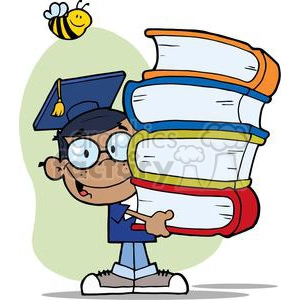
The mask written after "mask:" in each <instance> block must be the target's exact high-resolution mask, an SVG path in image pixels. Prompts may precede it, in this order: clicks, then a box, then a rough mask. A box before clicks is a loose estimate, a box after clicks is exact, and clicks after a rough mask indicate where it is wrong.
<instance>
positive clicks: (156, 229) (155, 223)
mask: <svg viewBox="0 0 300 300" xmlns="http://www.w3.org/2000/svg"><path fill="white" fill-rule="evenodd" d="M126 214H128V215H130V216H132V217H135V218H137V219H139V220H142V221H144V222H145V226H146V231H147V232H148V233H150V234H154V235H156V236H163V237H167V236H169V235H170V232H169V231H168V230H167V228H166V222H167V221H168V220H171V219H173V217H174V213H173V211H172V210H167V211H166V212H162V211H158V212H156V213H155V214H153V215H152V216H151V217H149V216H146V215H143V214H141V213H138V212H136V211H132V210H130V209H127V211H126Z"/></svg>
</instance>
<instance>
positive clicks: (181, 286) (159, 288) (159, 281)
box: [134, 270, 189, 294]
mask: <svg viewBox="0 0 300 300" xmlns="http://www.w3.org/2000/svg"><path fill="white" fill-rule="evenodd" d="M188 291H189V285H188V282H187V280H186V279H185V277H184V276H183V275H182V274H179V273H171V272H169V271H165V270H162V271H158V272H157V273H156V274H153V275H150V276H146V277H143V278H140V279H137V280H136V281H135V283H134V293H141V294H148V293H149V294H187V293H188Z"/></svg>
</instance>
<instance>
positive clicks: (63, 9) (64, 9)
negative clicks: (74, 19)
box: [59, 2, 69, 17]
mask: <svg viewBox="0 0 300 300" xmlns="http://www.w3.org/2000/svg"><path fill="white" fill-rule="evenodd" d="M68 10H69V6H68V4H67V3H66V2H62V3H61V4H60V13H59V16H60V17H62V16H64V15H65V14H66V13H67V12H68Z"/></svg>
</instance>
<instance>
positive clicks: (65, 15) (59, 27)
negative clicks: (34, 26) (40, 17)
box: [44, 0, 92, 40]
mask: <svg viewBox="0 0 300 300" xmlns="http://www.w3.org/2000/svg"><path fill="white" fill-rule="evenodd" d="M80 2H82V0H79V1H78V3H77V5H76V8H75V9H72V10H70V11H69V7H68V4H67V3H65V2H62V3H60V4H59V3H56V2H53V3H52V4H51V5H50V7H49V10H46V11H45V12H44V17H45V18H46V19H48V20H49V24H48V25H49V29H50V30H51V32H53V33H54V34H55V35H56V36H57V37H59V38H60V39H63V40H75V39H77V38H79V37H81V36H82V35H83V34H84V33H85V31H86V29H87V28H88V27H90V26H91V24H92V17H91V16H90V14H89V13H88V12H87V11H85V10H84V7H85V6H87V5H89V3H87V4H85V5H84V6H83V7H82V8H79V7H78V5H79V3H80Z"/></svg>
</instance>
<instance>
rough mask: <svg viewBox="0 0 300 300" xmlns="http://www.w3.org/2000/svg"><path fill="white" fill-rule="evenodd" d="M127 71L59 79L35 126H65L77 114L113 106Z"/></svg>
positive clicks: (54, 127) (57, 127)
mask: <svg viewBox="0 0 300 300" xmlns="http://www.w3.org/2000/svg"><path fill="white" fill-rule="evenodd" d="M125 76H126V74H125V72H123V71H118V72H113V73H106V74H97V75H91V76H85V77H78V78H71V79H65V80H62V79H58V80H57V81H56V82H55V84H54V86H53V87H52V89H51V91H50V93H49V95H48V97H47V99H46V101H45V103H44V105H43V107H42V108H41V110H40V112H39V114H38V116H37V117H36V119H35V121H34V123H33V128H34V130H54V129H62V128H63V127H64V126H65V125H66V124H68V123H69V122H70V121H71V120H72V119H74V118H76V117H77V116H79V115H81V114H83V113H85V112H88V111H91V110H94V109H98V108H111V106H112V104H113V101H114V100H115V97H116V96H117V94H118V92H119V90H120V88H121V85H122V83H123V81H124V79H125Z"/></svg>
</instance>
